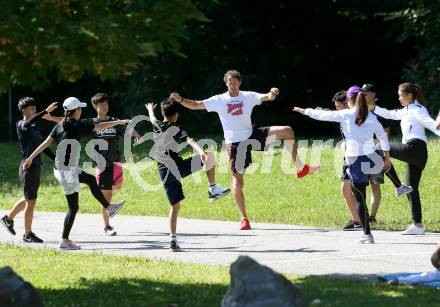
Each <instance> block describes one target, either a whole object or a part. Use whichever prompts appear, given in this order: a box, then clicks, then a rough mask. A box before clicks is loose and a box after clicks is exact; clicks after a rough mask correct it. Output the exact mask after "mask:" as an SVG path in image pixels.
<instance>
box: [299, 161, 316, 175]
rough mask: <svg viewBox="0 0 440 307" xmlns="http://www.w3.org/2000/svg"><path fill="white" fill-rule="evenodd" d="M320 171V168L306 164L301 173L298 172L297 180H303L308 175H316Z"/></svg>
mask: <svg viewBox="0 0 440 307" xmlns="http://www.w3.org/2000/svg"><path fill="white" fill-rule="evenodd" d="M318 171H319V166H316V165H308V164H304V167H303V169H302V170H300V171H299V172H296V178H302V177H304V176H307V175H308V174H314V173H316V172H318Z"/></svg>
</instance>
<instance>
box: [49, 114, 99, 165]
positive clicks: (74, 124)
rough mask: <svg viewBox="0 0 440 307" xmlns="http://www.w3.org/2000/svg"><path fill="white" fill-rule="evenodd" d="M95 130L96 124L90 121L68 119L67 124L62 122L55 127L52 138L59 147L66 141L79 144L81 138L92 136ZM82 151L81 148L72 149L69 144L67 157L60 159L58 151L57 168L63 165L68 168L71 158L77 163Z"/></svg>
mask: <svg viewBox="0 0 440 307" xmlns="http://www.w3.org/2000/svg"><path fill="white" fill-rule="evenodd" d="M93 129H95V124H94V123H93V121H91V120H89V119H80V120H75V119H70V118H68V119H67V120H66V121H65V122H60V123H58V124H57V125H56V126H55V127H53V129H52V132H51V133H50V137H51V138H53V139H54V140H55V142H57V144H58V145H59V144H60V143H62V142H63V141H65V140H76V141H78V142H79V141H80V140H81V137H83V136H91V135H92V133H93ZM80 151H81V147H76V146H73V147H72V146H71V144H68V145H67V147H66V151H65V155H61V156H60V157H59V155H58V149H57V156H56V158H55V167H56V168H59V167H60V166H62V165H64V166H68V165H69V162H70V159H71V158H73V161H75V160H76V158H77V157H79V154H80ZM75 166H76V165H75Z"/></svg>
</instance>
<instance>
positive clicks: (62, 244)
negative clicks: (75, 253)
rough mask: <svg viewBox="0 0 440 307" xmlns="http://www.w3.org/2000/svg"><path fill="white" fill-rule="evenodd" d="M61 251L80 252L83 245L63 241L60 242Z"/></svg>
mask: <svg viewBox="0 0 440 307" xmlns="http://www.w3.org/2000/svg"><path fill="white" fill-rule="evenodd" d="M59 249H60V250H78V249H81V245H78V244H76V243H74V242H73V241H72V240H67V241H64V240H62V241H61V242H60V246H59Z"/></svg>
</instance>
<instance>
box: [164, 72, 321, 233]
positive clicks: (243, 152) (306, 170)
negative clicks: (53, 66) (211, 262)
mask: <svg viewBox="0 0 440 307" xmlns="http://www.w3.org/2000/svg"><path fill="white" fill-rule="evenodd" d="M223 81H224V82H225V84H226V87H227V89H228V91H227V92H226V93H223V94H220V95H215V96H213V97H211V98H208V99H205V100H203V101H195V100H190V99H187V98H183V97H181V96H180V95H179V94H178V93H172V94H171V95H170V97H171V98H173V99H175V100H176V101H177V102H179V103H181V104H182V105H183V106H185V107H187V108H189V109H193V110H203V109H206V110H207V111H208V112H216V113H217V114H218V115H219V117H220V121H221V123H222V126H223V133H224V137H225V143H226V149H227V150H228V154H229V163H230V167H231V172H232V188H233V192H234V198H235V202H236V203H237V206H238V209H239V210H240V213H241V227H240V229H241V230H248V229H250V228H251V226H250V223H249V220H248V217H247V213H246V207H245V201H244V194H243V186H244V174H245V170H246V168H247V167H248V166H249V165H250V164H251V163H252V156H251V151H252V150H260V151H261V150H265V148H266V144H269V143H270V142H274V141H275V140H290V141H294V139H295V135H294V133H293V129H292V128H291V127H289V126H271V127H263V128H254V127H252V121H251V114H252V110H253V108H254V107H255V106H257V105H260V104H261V103H262V102H265V101H273V100H275V98H276V97H277V96H278V93H279V91H278V89H277V88H272V89H271V90H270V91H269V93H267V94H259V93H256V92H248V91H240V85H241V75H240V73H239V72H238V71H236V70H229V71H227V72H226V73H225V75H224V78H223ZM251 143H254V144H251ZM255 143H256V144H258V145H257V146H253V145H255ZM289 151H290V152H291V155H292V160H293V161H294V162H295V166H296V169H297V177H298V178H301V177H304V176H306V175H307V174H310V173H315V172H317V171H318V169H319V167H317V166H309V165H307V164H303V163H302V161H301V160H300V159H299V157H298V155H297V148H296V144H293V146H292V148H289Z"/></svg>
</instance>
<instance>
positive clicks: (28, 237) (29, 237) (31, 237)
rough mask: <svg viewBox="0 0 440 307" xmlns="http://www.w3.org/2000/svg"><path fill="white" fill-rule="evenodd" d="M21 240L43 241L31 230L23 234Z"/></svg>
mask: <svg viewBox="0 0 440 307" xmlns="http://www.w3.org/2000/svg"><path fill="white" fill-rule="evenodd" d="M23 241H24V242H27V243H43V240H41V239H40V238H39V237H37V236H36V235H35V233H33V232H32V231H31V232H30V233H28V234H27V235H23Z"/></svg>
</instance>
